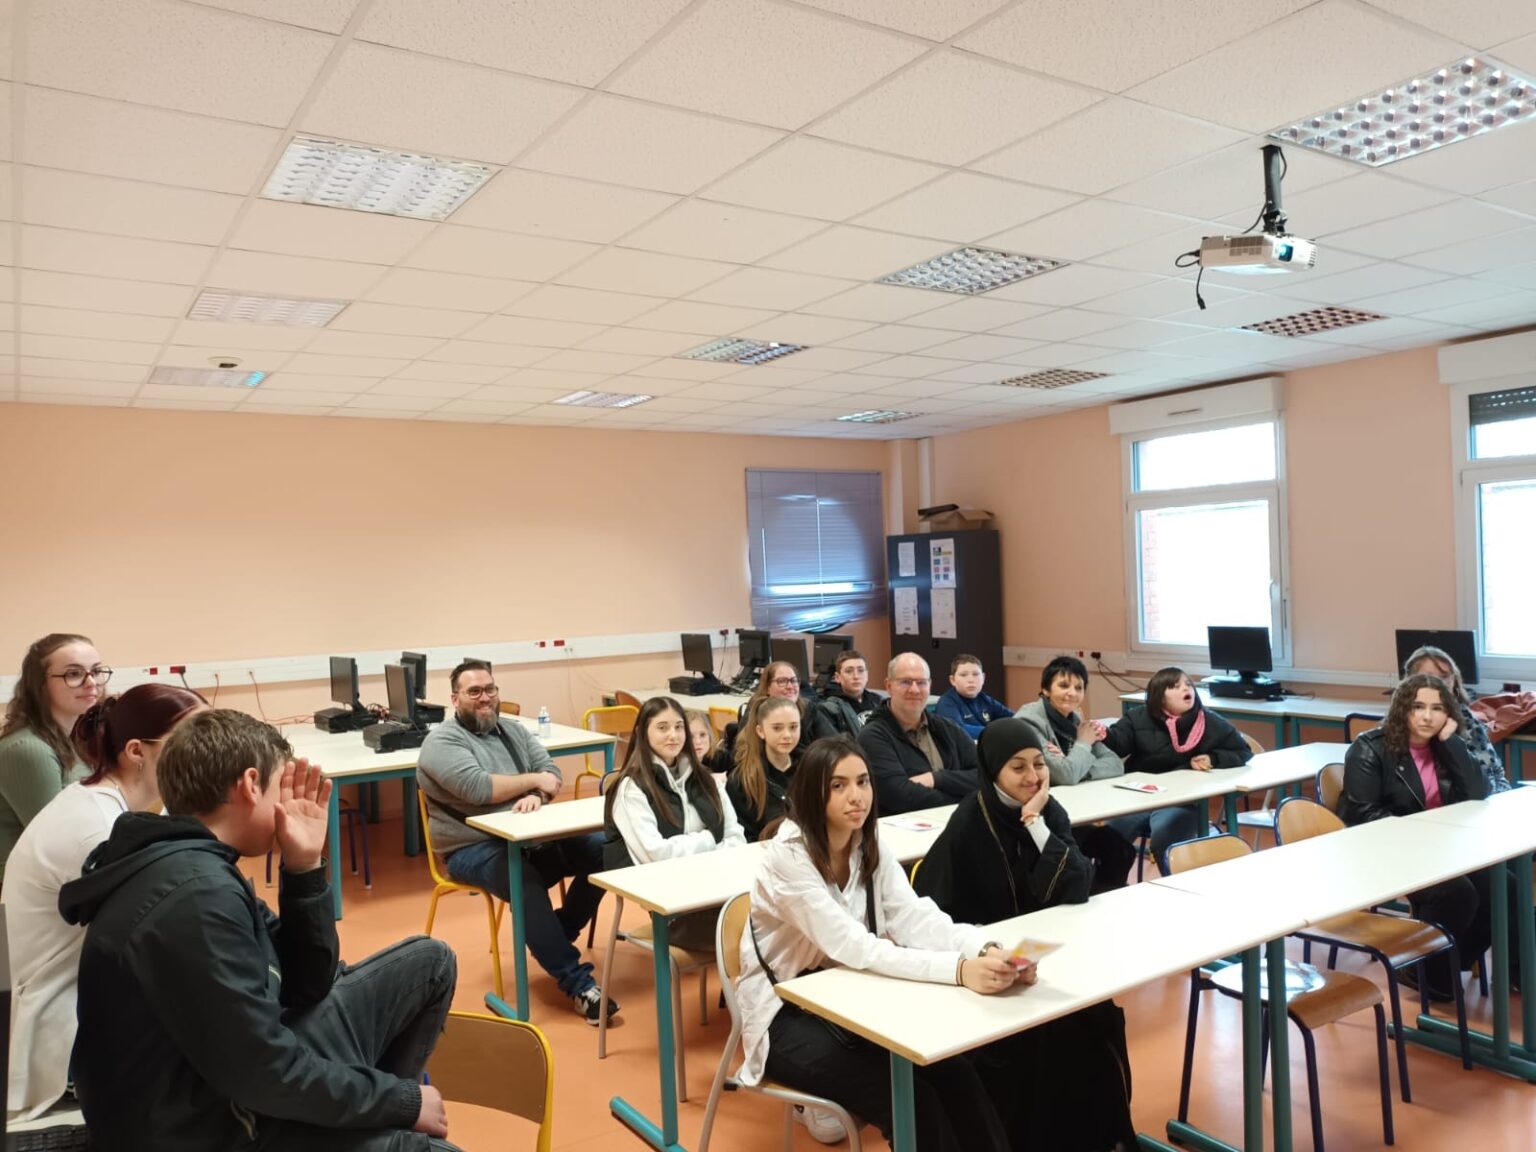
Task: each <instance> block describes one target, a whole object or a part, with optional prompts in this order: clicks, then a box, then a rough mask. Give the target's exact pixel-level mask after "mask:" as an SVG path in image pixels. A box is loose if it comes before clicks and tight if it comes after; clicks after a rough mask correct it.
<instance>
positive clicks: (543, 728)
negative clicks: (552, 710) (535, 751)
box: [539, 704, 550, 740]
mask: <svg viewBox="0 0 1536 1152" xmlns="http://www.w3.org/2000/svg"><path fill="white" fill-rule="evenodd" d="M549 736H550V732H549V709H548V708H546V707H544V706H543V705H542V704H541V705H540V706H539V739H540V740H548V739H549Z"/></svg>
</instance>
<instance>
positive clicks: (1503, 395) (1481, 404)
mask: <svg viewBox="0 0 1536 1152" xmlns="http://www.w3.org/2000/svg"><path fill="white" fill-rule="evenodd" d="M1467 416H1468V419H1469V420H1470V422H1471V424H1472V427H1474V428H1476V427H1477V426H1478V425H1480V424H1498V423H1500V422H1502V421H1505V420H1528V419H1530V418H1531V417H1532V416H1536V388H1505V389H1504V390H1503V391H1500V392H1478V393H1475V394H1474V395H1473V396H1472V397H1471V399H1470V401H1469V402H1468V411H1467Z"/></svg>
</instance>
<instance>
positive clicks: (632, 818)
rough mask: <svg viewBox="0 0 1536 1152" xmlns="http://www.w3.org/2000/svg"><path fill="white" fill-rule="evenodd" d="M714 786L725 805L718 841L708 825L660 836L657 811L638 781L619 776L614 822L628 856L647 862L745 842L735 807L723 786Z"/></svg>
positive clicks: (709, 850)
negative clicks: (721, 830) (722, 825)
mask: <svg viewBox="0 0 1536 1152" xmlns="http://www.w3.org/2000/svg"><path fill="white" fill-rule="evenodd" d="M716 787H718V788H721V789H722V791H721V797H720V802H721V804H723V805H724V806H725V834H724V836H723V837H722V838H721V840H720V843H719V844H716V843H715V838H714V836H713V835H712V834H711V833H710V831H709V829H707V828H704V829H700V830H699V831H696V832H679V833H678V834H677V835H676V836H663V835H662V834H661V828H660V827H658V825H657V823H656V813H655V812H653V811H652V810H651V803H650V801H649V800H647V799H646V798H645V793H644V792H642V791H641V790H640V787H639V785H637V784H636V783H635V782H634V781H633V780H620V781H619V783H618V789H619V791H618V795H616V796H615V797H614V801H613V822H614V825H615V826H616V827H617V828H618V830H619V835H620V836H622V837H624V846H625V847H626V848H628V849H629V858H630V859H631V860H633V861H634V862H635V863H636V864H650V863H653V862H654V861H657V860H671V859H674V858H675V857H678V856H697V855H698V854H699V853H701V852H713V851H714V850H715V849H716V848H728V847H734V846H735V845H737V844H745V843H746V842H747V839H746V837H745V836H744V835H742V831H741V824H740V823H739V822H738V821H737V819H736V812H735V809H734V808H733V807H732V806H731V802H730V801H729V800H728V799H726V797H725V795H724V790H723V786H722V785H719V784H716Z"/></svg>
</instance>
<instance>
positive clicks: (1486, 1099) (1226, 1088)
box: [251, 821, 1536, 1152]
mask: <svg viewBox="0 0 1536 1152" xmlns="http://www.w3.org/2000/svg"><path fill="white" fill-rule="evenodd" d="M369 831H370V843H371V846H372V856H373V889H372V891H365V890H364V888H363V885H362V880H361V878H360V877H353V876H350V875H348V876H347V877H346V878H345V889H344V892H345V901H346V913H347V914H346V918H345V919H344V920H343V922H342V925H341V941H342V953H343V956H344V957H346V958H348V959H360V958H362V957H363V956H365V955H367V954H368V953H369V952H371V951H373V950H375V949H377V948H380V947H382V946H384V945H385V944H387V943H389V942H391V941H393V940H396V939H398V938H400V937H401V936H404V935H409V934H412V933H417V932H420V931H421V929H422V926H423V925H424V923H425V920H426V910H427V900H428V895H429V893H430V891H431V883H430V880H429V878H428V876H427V866H426V861H425V860H424V859H423V858H420V857H418V858H416V859H409V858H407V857H405V856H403V855H402V854H401V851H400V825H399V823H398V821H394V822H390V821H386V822H384V823H383V824H379V825H375V826H373V827H372V828H370V830H369ZM257 863H258V864H259V861H258V862H257ZM251 871H252V873H253V874H254V875H257V885H258V890H260V889H261V881H260V877H259V874H257V870H256V869H251ZM610 916H611V905H610V904H608V903H605V904H604V906H603V910H602V913H601V916H600V922H601V925H602V926H603V928H606V926H607V924H608V918H609V917H610ZM630 919H631V917H629V916H628V915H626V922H628V921H629V920H630ZM634 919H636V920H638V917H635V918H634ZM434 935H436V936H438V937H439V938H441V939H443V940H446V941H448V942H449V943H450V944H452V945H453V947H454V949H455V950H456V951H457V953H458V957H459V991H458V995H457V997H456V998H455V1001H454V1004H455V1007H457V1008H463V1009H479V1008H482V1006H483V996H484V994H485V993H486V992H487V991H489V990H490V988H491V958H490V953H489V950H488V946H487V940H486V926H485V913H484V905H483V904H482V903H481V902H480V901H479V900H477V899H475V898H472V897H466V896H448V897H444V899H443V901H442V904H441V907H440V909H439V913H438V920H437V924H436V927H435V931H434ZM602 944H603V939H602V932H601V931H599V933H598V942H597V947H598V952H599V955H598V956H597V957H595V959H596V960H597V961H599V962H600V960H601V955H600V953H601V949H602ZM1125 946H1126V948H1127V949H1132V948H1134V947H1135V946H1136V942H1135V941H1134V940H1127V941H1126V942H1125ZM510 948H511V942H510V929H509V928H508V926H507V925H505V924H504V925H503V927H502V949H503V957H504V961H505V963H506V971H507V980H508V991H509V996H510V983H511V962H510ZM1293 953H1294V954H1295V955H1296V956H1297V958H1298V959H1299V958H1300V954H1299V947H1298V948H1293ZM1340 966H1341V967H1347V968H1348V969H1349V970H1351V971H1358V972H1361V973H1363V974H1365V975H1367V976H1374V975H1375V973H1374V971H1373V968H1374V966H1373V965H1366V964H1362V963H1360V962H1359V961H1358V960H1351V959H1348V958H1347V954H1346V959H1345V960H1343V961H1342V962H1341V965H1340ZM615 968H616V972H615V978H614V982H613V988H612V994H613V995H614V996H615V998H617V999H618V1001H619V1002H620V1004H621V1005H622V1006H623V1013H622V1019H621V1023H620V1024H619V1025H618V1026H616V1027H615V1028H613V1030H612V1031H611V1032H610V1033H609V1046H608V1052H609V1055H608V1058H607V1059H606V1060H602V1061H599V1060H598V1059H597V1033H596V1030H595V1029H593V1028H590V1027H588V1026H587V1025H586V1024H585V1023H583V1022H582V1021H581V1020H580V1019H578V1018H577V1016H576V1015H575V1013H574V1012H573V1011H572V1009H571V1006H570V1004H569V1002H567V1001H565V1000H564V999H563V998H562V997H560V996H559V995H558V993H557V991H556V989H555V988H554V986H553V983H552V982H551V981H549V980H548V979H547V978H546V977H544V976H543V974H542V973H541V972H540V971H539V970H538V969H537V967H536V966H535V967H532V970H531V974H530V984H531V989H532V998H533V1020H534V1022H535V1023H536V1024H538V1025H539V1026H540V1027H541V1028H542V1029H543V1030H544V1031H545V1033H546V1035H548V1037H549V1040H550V1043H551V1045H552V1046H553V1049H554V1053H555V1077H556V1078H555V1122H554V1147H555V1148H556V1149H582V1150H583V1152H596V1150H598V1149H609V1148H613V1149H626V1148H636V1149H638V1148H641V1147H643V1145H642V1144H641V1142H640V1141H639V1140H638V1139H636V1138H635V1137H634V1136H632V1135H631V1134H630V1132H629V1130H628V1129H627V1128H625V1127H624V1126H622V1125H621V1124H619V1122H618V1121H616V1120H615V1119H613V1117H612V1116H611V1115H610V1114H609V1111H608V1101H609V1099H610V1098H611V1097H613V1096H615V1095H622V1096H624V1097H626V1098H627V1099H628V1100H630V1101H631V1102H632V1103H634V1104H636V1105H637V1106H639V1107H640V1108H641V1109H642V1110H643V1111H645V1112H646V1113H647V1114H648V1115H651V1116H653V1117H654V1116H658V1115H659V1108H658V1103H657V1093H658V1087H657V1071H656V1028H655V1012H654V1007H653V1005H654V997H653V993H652V988H651V969H650V957H649V956H648V954H645V953H642V952H640V951H638V950H636V949H633V948H627V947H626V946H624V945H622V944H621V945H619V952H618V956H617V959H616V961H615ZM694 979H695V978H694V977H692V976H690V977H687V978H685V982H684V998H685V1007H684V1033H685V1035H686V1039H687V1079H688V1088H689V1099H688V1101H687V1103H685V1104H683V1105H681V1111H680V1115H681V1143H682V1144H683V1146H684V1147H686V1148H689V1149H696V1148H697V1142H698V1135H699V1129H700V1126H701V1123H702V1120H703V1115H704V1103H705V1099H706V1097H707V1095H708V1092H709V1085H710V1080H711V1078H712V1076H713V1075H714V1071H715V1067H716V1065H717V1063H718V1061H719V1058H720V1048H721V1046H722V1045H723V1044H724V1041H725V1036H726V1032H727V1024H726V1021H725V1016H724V1012H723V1011H721V1012H716V1011H715V1007H714V1006H715V1004H716V1002H717V1001H716V996H715V995H714V992H713V984H714V974H713V973H711V986H712V991H711V995H710V998H709V1003H710V1016H709V1023H708V1024H707V1025H703V1026H701V1025H700V1023H699V1019H698V999H697V989H696V988H695V987H694V984H693V980H694ZM1042 979H1049V967H1048V963H1047V965H1046V966H1044V967H1043V969H1042ZM1187 989H1188V983H1187V980H1185V979H1182V978H1181V979H1170V980H1165V981H1161V982H1159V983H1156V984H1150V985H1146V986H1144V987H1142V988H1140V989H1137V990H1136V991H1135V992H1133V993H1131V994H1130V995H1128V996H1125V997H1122V998H1121V1001H1120V1002H1121V1004H1122V1006H1123V1007H1124V1008H1125V1009H1126V1013H1127V1016H1128V1025H1129V1029H1128V1030H1129V1035H1130V1049H1131V1062H1132V1067H1133V1073H1134V1078H1135V1105H1134V1111H1135V1118H1136V1123H1137V1126H1138V1128H1139V1129H1140V1130H1141V1131H1142V1132H1145V1133H1148V1134H1151V1135H1156V1136H1159V1137H1161V1136H1162V1135H1163V1126H1164V1123H1165V1122H1166V1121H1167V1119H1168V1118H1169V1117H1171V1116H1173V1115H1174V1113H1175V1112H1176V1110H1177V1106H1178V1090H1179V1069H1180V1060H1181V1057H1182V1053H1183V1034H1184V1020H1185V1011H1186V1007H1187ZM1467 1003H1468V1011H1469V1013H1470V1015H1471V1018H1472V1020H1473V1022H1474V1025H1475V1026H1481V1027H1483V1028H1485V1029H1486V1028H1487V1027H1488V1017H1489V1011H1490V1009H1489V1005H1488V1003H1487V1002H1486V1001H1485V1000H1484V999H1483V998H1482V997H1480V996H1479V995H1478V993H1477V990H1476V986H1475V982H1474V985H1473V987H1472V989H1471V990H1470V992H1469V995H1468V1001H1467ZM1406 1007H1407V1006H1406V1005H1405V1008H1406ZM1437 1011H1438V1009H1437ZM1515 1016H1516V1020H1517V1021H1518V1001H1516V1012H1515ZM1200 1019H1201V1027H1200V1038H1199V1045H1198V1050H1197V1055H1196V1063H1195V1088H1194V1095H1193V1101H1192V1105H1191V1119H1192V1120H1194V1121H1195V1122H1196V1123H1199V1124H1201V1125H1202V1126H1203V1127H1204V1128H1206V1130H1208V1131H1210V1132H1212V1133H1214V1134H1216V1135H1218V1136H1220V1137H1222V1138H1224V1139H1227V1140H1229V1141H1233V1142H1237V1141H1239V1140H1240V1139H1241V1135H1242V1110H1241V1072H1240V1062H1241V1034H1240V1024H1239V1019H1238V1006H1237V1004H1236V1002H1235V1001H1231V1000H1227V999H1226V998H1224V997H1219V996H1212V995H1209V994H1208V995H1207V997H1206V1000H1205V1002H1204V1003H1203V1004H1202V1006H1201V1017H1200ZM1517 1027H1518V1024H1517ZM1295 1035H1296V1034H1295V1032H1294V1030H1293V1031H1292V1037H1293V1041H1292V1045H1291V1052H1292V1077H1291V1079H1292V1091H1293V1098H1294V1102H1295V1103H1294V1110H1293V1124H1294V1129H1295V1147H1296V1149H1297V1150H1298V1152H1301V1150H1305V1149H1311V1147H1312V1141H1311V1135H1310V1129H1309V1124H1308V1117H1307V1110H1306V1087H1305V1074H1304V1069H1303V1064H1302V1060H1301V1053H1300V1048H1301V1046H1300V1043H1299V1042H1297V1041H1296V1040H1295ZM1317 1039H1318V1062H1319V1065H1320V1067H1321V1070H1322V1075H1323V1085H1322V1100H1323V1109H1324V1124H1323V1131H1324V1137H1325V1139H1326V1141H1327V1147H1328V1148H1329V1149H1330V1150H1332V1152H1347V1150H1350V1149H1374V1148H1379V1147H1381V1146H1382V1139H1381V1118H1380V1108H1379V1096H1378V1092H1377V1080H1376V1060H1375V1039H1374V1029H1373V1027H1372V1025H1371V1018H1370V1015H1369V1014H1368V1013H1367V1014H1363V1015H1360V1016H1357V1017H1354V1018H1351V1019H1350V1020H1349V1021H1347V1022H1346V1023H1344V1024H1341V1025H1337V1026H1334V1027H1332V1028H1327V1029H1323V1030H1322V1031H1321V1032H1320V1033H1319V1034H1318V1038H1317ZM1408 1059H1409V1070H1410V1077H1411V1081H1412V1086H1413V1092H1414V1102H1413V1103H1412V1104H1403V1103H1402V1101H1401V1100H1400V1099H1397V1098H1396V1096H1395V1095H1394V1101H1393V1106H1394V1116H1395V1118H1396V1121H1397V1143H1396V1148H1398V1149H1399V1150H1401V1152H1443V1150H1445V1149H1453V1148H1459V1149H1465V1150H1466V1152H1473V1150H1476V1152H1532V1150H1533V1149H1536V1086H1532V1085H1527V1084H1524V1083H1521V1082H1519V1081H1515V1080H1511V1079H1507V1078H1505V1077H1503V1076H1499V1075H1496V1074H1494V1073H1491V1072H1488V1071H1486V1070H1483V1069H1475V1070H1473V1071H1471V1072H1467V1071H1463V1070H1462V1068H1461V1066H1460V1064H1459V1063H1458V1062H1456V1061H1454V1060H1452V1059H1449V1058H1446V1057H1442V1056H1439V1055H1436V1054H1433V1053H1430V1052H1427V1051H1424V1050H1421V1049H1414V1048H1410V1050H1409V1058H1408ZM1021 1075H1027V1070H1021ZM1393 1087H1394V1093H1395V1092H1396V1071H1395V1066H1394V1072H1393ZM1267 1101H1268V1096H1267V1094H1266V1102H1267ZM781 1115H782V1114H781V1112H780V1110H779V1109H778V1107H777V1106H775V1105H773V1104H772V1103H771V1102H769V1101H767V1100H764V1099H762V1098H761V1097H757V1096H755V1095H752V1094H745V1095H736V1094H729V1095H727V1096H726V1097H725V1098H724V1099H723V1101H722V1103H721V1107H720V1111H719V1117H718V1120H717V1122H716V1127H715V1135H714V1138H713V1140H712V1142H711V1143H712V1145H713V1147H714V1148H716V1149H718V1150H720V1152H738V1150H752V1149H762V1150H764V1152H776V1150H777V1149H779V1148H781V1147H782V1127H781ZM450 1122H451V1125H452V1131H451V1135H450V1138H451V1139H453V1140H454V1142H455V1143H457V1144H459V1145H460V1146H461V1147H463V1148H464V1149H465V1150H466V1152H492V1150H493V1149H494V1150H498V1152H499V1150H504V1149H508V1148H529V1149H531V1148H532V1147H533V1127H532V1125H530V1124H526V1123H524V1122H522V1121H517V1120H507V1119H504V1118H502V1117H500V1116H497V1115H495V1114H492V1113H486V1112H482V1111H480V1110H477V1109H469V1108H461V1109H452V1108H451V1109H450ZM864 1133H865V1146H866V1147H884V1146H885V1145H884V1143H883V1141H881V1140H880V1139H879V1135H878V1133H876V1132H875V1131H874V1130H873V1129H869V1128H866V1129H865V1130H864ZM795 1135H796V1143H795V1147H796V1148H797V1149H814V1148H820V1147H821V1145H819V1144H817V1143H815V1142H814V1141H813V1140H811V1138H810V1136H809V1135H808V1134H807V1133H806V1132H804V1131H803V1130H797V1131H796V1134H795ZM1266 1143H1267V1141H1266ZM844 1147H846V1145H844Z"/></svg>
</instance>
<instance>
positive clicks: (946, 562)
mask: <svg viewBox="0 0 1536 1152" xmlns="http://www.w3.org/2000/svg"><path fill="white" fill-rule="evenodd" d="M928 565H929V570H928V575H929V580H928V582H929V584H930V585H931V586H932V587H934V588H953V587H954V586H955V541H954V539H953V538H952V537H945V538H944V539H943V540H930V541H929V542H928Z"/></svg>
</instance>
